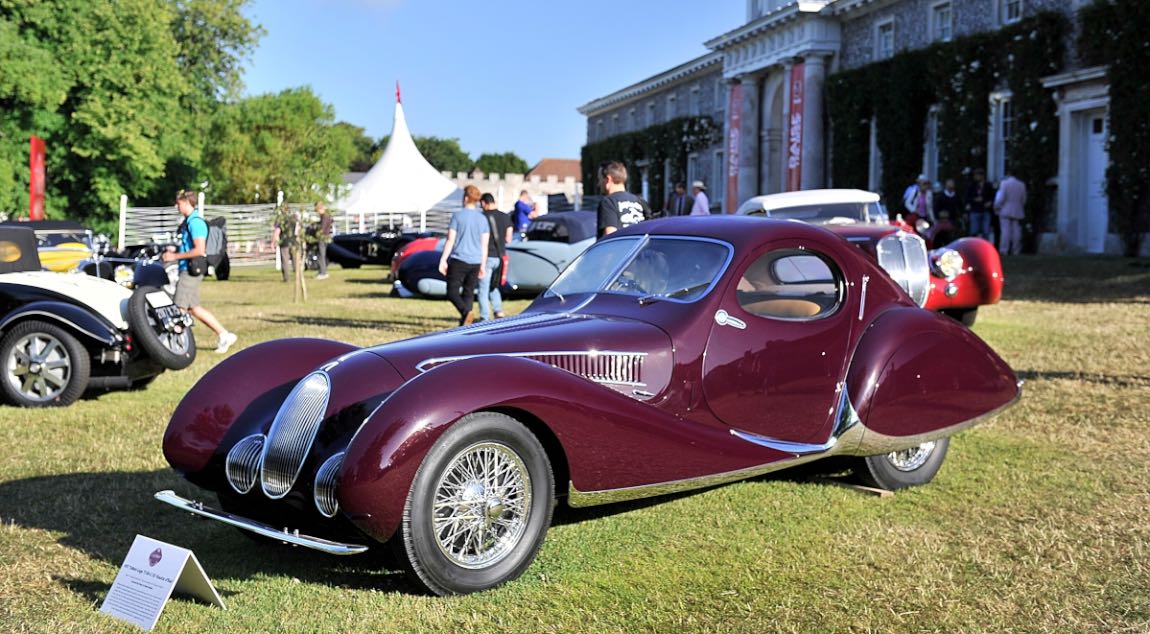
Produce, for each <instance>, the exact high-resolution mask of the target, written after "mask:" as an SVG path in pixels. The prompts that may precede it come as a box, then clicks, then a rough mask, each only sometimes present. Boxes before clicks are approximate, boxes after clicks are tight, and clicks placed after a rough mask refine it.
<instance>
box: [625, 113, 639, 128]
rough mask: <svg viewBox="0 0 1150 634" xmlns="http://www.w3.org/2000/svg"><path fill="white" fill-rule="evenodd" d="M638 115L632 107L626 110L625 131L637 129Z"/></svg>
mask: <svg viewBox="0 0 1150 634" xmlns="http://www.w3.org/2000/svg"><path fill="white" fill-rule="evenodd" d="M638 117H639V115H638V114H637V113H636V111H635V109H634V108H631V109H630V110H628V111H627V131H628V132H634V131H636V130H638V129H639V118H638Z"/></svg>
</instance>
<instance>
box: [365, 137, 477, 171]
mask: <svg viewBox="0 0 1150 634" xmlns="http://www.w3.org/2000/svg"><path fill="white" fill-rule="evenodd" d="M389 140H391V135H387V136H384V137H382V138H380V139H379V144H378V145H379V147H378V150H377V154H376V155H375V160H377V161H378V160H379V157H380V156H383V152H384V150H386V149H387V142H388V141H389ZM412 140H413V141H415V147H416V149H418V150H419V153H420V154H422V155H423V158H425V159H427V162H428V163H431V166H432V167H434V168H435V169H437V170H439V171H441V172H470V171H471V168H472V167H474V165H475V163H474V162H472V160H471V157H470V156H469V155H468V154H467V152H464V151H463V148H462V147H460V146H459V139H454V138H452V139H444V138H442V137H437V136H417V137H412Z"/></svg>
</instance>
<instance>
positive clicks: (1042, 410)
mask: <svg viewBox="0 0 1150 634" xmlns="http://www.w3.org/2000/svg"><path fill="white" fill-rule="evenodd" d="M1006 272H1007V287H1006V296H1005V298H1004V300H1003V302H1002V303H1000V304H998V305H996V306H991V307H987V308H984V309H982V310H981V311H980V314H979V321H978V323H977V325H976V326H975V331H976V332H977V333H978V334H979V335H980V336H982V337H983V338H984V339H986V340H987V341H988V342H989V343H990V344H991V345H992V346H993V347H994V348H995V349H996V350H997V351H999V353H1000V354H1001V355H1002V356H1003V357H1004V358H1006V359H1007V361H1008V362H1010V363H1011V365H1012V366H1013V367H1014V368H1015V369H1016V370H1017V371H1018V373H1019V375H1020V376H1021V377H1023V378H1025V379H1026V381H1027V385H1026V388H1025V394H1024V397H1023V400H1022V401H1021V402H1020V403H1019V404H1018V405H1017V406H1016V407H1014V408H1013V409H1011V410H1009V411H1007V412H1006V413H1005V414H1003V415H1001V416H999V417H998V418H995V419H993V420H992V421H990V422H988V423H986V424H983V425H981V426H978V427H975V428H974V429H972V430H970V431H968V432H965V433H963V434H961V435H960V436H958V437H957V438H956V439H955V441H954V442H953V443H952V444H951V452H950V455H949V456H948V458H947V464H946V465H945V467H944V468H943V470H942V472H941V473H940V474H939V476H938V478H937V479H936V480H935V481H934V482H933V483H932V484H930V485H929V486H926V487H921V488H918V489H914V490H909V491H905V492H900V493H898V494H897V495H895V496H893V497H889V498H877V497H871V496H868V495H865V494H861V493H858V492H856V491H854V490H852V489H846V488H842V487H836V486H828V485H824V484H818V483H815V482H812V481H807V480H803V479H800V478H797V477H795V476H790V477H788V476H786V475H785V474H783V475H779V476H775V477H767V478H760V479H757V480H752V481H748V482H741V483H736V484H732V485H729V486H725V487H720V488H716V489H712V490H709V491H705V492H701V493H696V494H692V495H683V496H677V497H673V498H670V499H666V500H659V501H657V502H644V503H631V504H625V505H618V506H612V507H600V508H594V509H583V510H561V511H560V512H559V513H558V514H557V524H556V525H555V526H554V527H553V528H552V529H551V531H550V532H549V533H548V536H547V540H546V542H545V544H544V547H543V549H542V551H541V552H540V554H539V558H538V560H537V561H536V563H535V564H534V565H533V566H532V567H531V568H530V569H529V570H528V571H527V573H526V574H525V575H524V576H523V577H522V578H521V579H520V580H519V581H517V582H515V583H512V584H509V585H506V586H504V587H501V588H498V589H496V590H493V591H490V592H486V593H483V594H479V595H472V596H468V597H460V598H448V599H439V598H433V597H427V596H422V595H417V594H414V593H413V592H412V591H411V588H410V587H409V586H408V585H406V583H405V582H404V581H403V579H402V577H401V576H399V575H398V574H397V573H394V572H391V571H388V570H386V569H384V568H383V567H382V566H381V564H380V563H378V561H377V560H376V559H373V558H370V557H362V558H354V557H353V558H347V559H341V558H335V557H328V556H324V555H321V554H318V553H313V552H310V551H306V550H303V549H291V548H288V547H284V546H267V545H260V544H255V543H253V542H251V541H250V540H248V539H245V538H244V537H243V536H241V535H240V534H238V532H237V531H234V530H230V529H227V528H225V527H222V526H218V525H214V524H212V523H209V522H206V521H199V520H194V519H192V518H190V517H188V516H187V515H183V514H180V513H178V512H176V511H174V510H173V509H170V508H168V507H163V506H162V505H160V504H159V503H157V502H154V501H153V500H152V499H151V495H152V493H153V492H154V491H156V490H159V489H163V488H174V489H176V490H177V491H178V492H181V493H183V494H185V495H191V496H194V497H199V498H203V497H204V496H203V495H202V493H201V492H198V491H197V490H195V488H194V487H191V486H190V485H188V484H186V483H184V482H182V481H181V480H180V479H179V478H177V477H176V476H175V475H174V474H173V473H172V472H170V471H169V470H168V469H167V465H166V463H165V462H164V459H163V456H162V455H161V453H160V448H159V443H160V438H161V435H162V434H163V430H164V427H165V425H166V423H167V417H168V415H169V414H170V412H171V411H172V409H173V408H174V407H175V405H176V404H177V403H178V402H179V400H180V398H181V397H182V396H183V394H184V393H185V392H186V391H187V389H188V388H189V387H190V386H191V385H192V384H193V383H194V382H195V381H196V379H197V378H199V377H200V376H202V375H203V374H204V373H205V372H206V371H207V370H209V369H210V368H211V366H212V365H213V364H214V363H215V362H217V361H218V359H219V357H218V356H216V355H214V354H213V353H212V352H211V350H210V347H212V346H214V345H215V341H214V338H213V337H210V336H205V335H204V334H203V332H202V329H197V330H198V331H199V332H197V334H199V335H200V336H201V341H200V346H201V351H200V355H199V358H198V359H197V360H196V362H195V364H194V365H193V366H192V367H191V368H189V369H188V370H185V371H183V372H169V373H166V374H164V375H163V376H161V377H159V379H157V380H156V382H155V383H153V384H152V385H151V386H150V387H149V388H147V389H146V390H142V391H134V392H114V393H108V394H104V395H100V396H98V397H96V398H90V399H86V400H83V401H81V402H79V403H77V404H76V405H74V406H72V407H70V408H67V409H62V410H50V411H45V410H20V409H14V408H9V407H2V408H0V447H3V449H2V450H0V631H4V632H25V631H27V632H53V633H55V634H62V633H65V632H132V631H136V630H135V629H134V628H132V627H130V626H127V625H124V624H121V623H119V622H117V621H114V620H112V619H110V618H108V617H106V616H104V615H102V614H100V613H99V612H98V611H97V610H98V607H99V605H100V603H101V602H102V601H103V598H104V595H105V594H106V592H107V590H108V588H109V586H110V585H111V583H112V580H113V579H114V577H115V575H116V572H117V570H118V567H119V565H120V563H121V561H122V559H123V557H124V555H125V554H126V552H127V549H128V546H129V545H130V544H131V541H132V539H133V536H134V535H135V534H137V533H140V534H145V535H148V536H151V537H154V538H156V539H160V540H164V541H168V542H172V543H174V544H178V545H181V546H184V547H186V548H190V549H192V550H193V551H195V553H196V554H197V556H198V557H199V558H200V561H201V562H202V563H203V565H204V567H205V569H206V570H207V572H208V574H209V575H210V576H211V577H212V579H213V581H214V582H215V583H216V584H217V587H218V588H219V589H220V591H221V592H222V594H223V595H224V597H225V600H226V601H227V602H228V606H229V609H228V610H227V611H221V610H217V609H214V608H210V607H207V606H204V605H201V604H198V603H194V602H191V601H186V600H174V601H172V602H171V603H169V605H168V607H167V608H166V609H165V612H164V615H163V616H162V617H161V619H160V624H159V626H158V627H157V631H160V632H198V631H221V632H239V631H253V632H264V631H288V632H344V631H383V632H392V631H394V632H424V631H427V632H434V631H450V632H455V631H523V632H568V631H589V632H624V631H625V632H632V631H644V632H647V631H649V632H666V631H706V632H764V631H783V632H791V631H794V632H810V631H835V632H871V631H891V632H918V631H938V632H983V631H986V632H1000V631H1026V632H1030V631H1033V632H1067V631H1081V632H1092V631H1094V632H1123V631H1130V632H1135V631H1136V632H1146V631H1150V523H1148V522H1147V516H1148V512H1150V494H1148V491H1150V484H1147V483H1150V459H1148V457H1147V456H1148V455H1150V369H1148V368H1150V337H1148V336H1147V335H1148V334H1150V263H1147V262H1146V261H1137V260H1120V259H1101V258H1098V259H1094V258H1081V259H1057V258H1032V257H1028V258H1015V259H1010V260H1008V261H1007V263H1006ZM382 277H383V272H382V271H381V270H380V269H372V268H368V269H363V270H360V271H344V270H339V269H338V268H337V269H336V270H334V271H333V272H332V277H331V279H329V280H326V281H323V282H310V285H309V290H310V293H311V301H309V302H308V303H307V304H292V303H291V301H290V300H291V291H290V288H288V287H287V285H284V284H281V283H280V282H279V281H278V277H277V274H276V273H275V272H274V271H270V270H251V269H239V270H236V271H235V272H234V277H233V279H232V281H229V282H226V283H218V282H208V283H207V284H206V285H205V288H204V300H205V303H206V305H207V306H208V307H209V308H211V309H212V310H213V311H215V312H216V314H217V315H218V316H219V317H220V318H221V320H222V321H223V322H224V323H225V324H226V325H227V326H228V327H229V328H231V329H233V330H234V331H236V332H237V333H239V335H240V343H239V346H240V347H243V346H246V345H251V344H253V343H255V342H258V341H263V340H267V339H272V338H276V337H282V336H315V337H328V338H334V339H341V340H344V341H349V342H352V343H355V344H370V343H378V342H383V341H388V340H394V339H400V338H404V337H408V336H411V335H415V334H419V333H422V332H427V331H429V330H434V329H442V328H447V327H450V326H452V325H454V323H455V322H454V316H453V311H452V310H451V308H450V306H449V305H448V304H447V303H446V301H419V300H398V299H392V298H389V297H388V296H387V291H388V290H389V289H388V286H387V285H385V284H383V283H382V282H381V279H382ZM525 306H526V302H524V301H515V302H511V303H510V305H509V308H510V312H512V313H514V312H518V311H520V310H522V309H523V308H524V307H525Z"/></svg>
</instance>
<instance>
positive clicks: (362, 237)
mask: <svg viewBox="0 0 1150 634" xmlns="http://www.w3.org/2000/svg"><path fill="white" fill-rule="evenodd" d="M437 235H441V234H437V233H435V232H432V231H424V232H418V231H402V230H400V229H388V228H387V227H379V228H378V229H376V230H375V231H368V232H363V233H338V234H336V235H335V236H333V237H332V240H331V244H330V245H328V247H327V259H328V262H332V263H334V264H338V265H340V266H342V267H344V268H347V269H358V268H359V267H361V266H363V265H364V264H382V265H389V264H391V257H392V256H393V255H395V252H396V251H397V250H399V249H400V248H402V247H403V246H404V245H405V244H407V243H408V242H411V241H412V240H415V239H417V238H427V237H433V236H437Z"/></svg>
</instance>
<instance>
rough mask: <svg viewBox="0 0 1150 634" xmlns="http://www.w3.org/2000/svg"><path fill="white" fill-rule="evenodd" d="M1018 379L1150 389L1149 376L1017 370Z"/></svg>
mask: <svg viewBox="0 0 1150 634" xmlns="http://www.w3.org/2000/svg"><path fill="white" fill-rule="evenodd" d="M1016 373H1017V374H1018V378H1020V379H1024V380H1026V381H1058V380H1064V381H1080V382H1083V383H1092V384H1094V385H1107V386H1110V387H1122V388H1128V387H1134V388H1137V387H1150V376H1138V375H1117V376H1111V375H1109V374H1098V373H1092V372H1074V371H1048V370H1018V371H1016Z"/></svg>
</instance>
